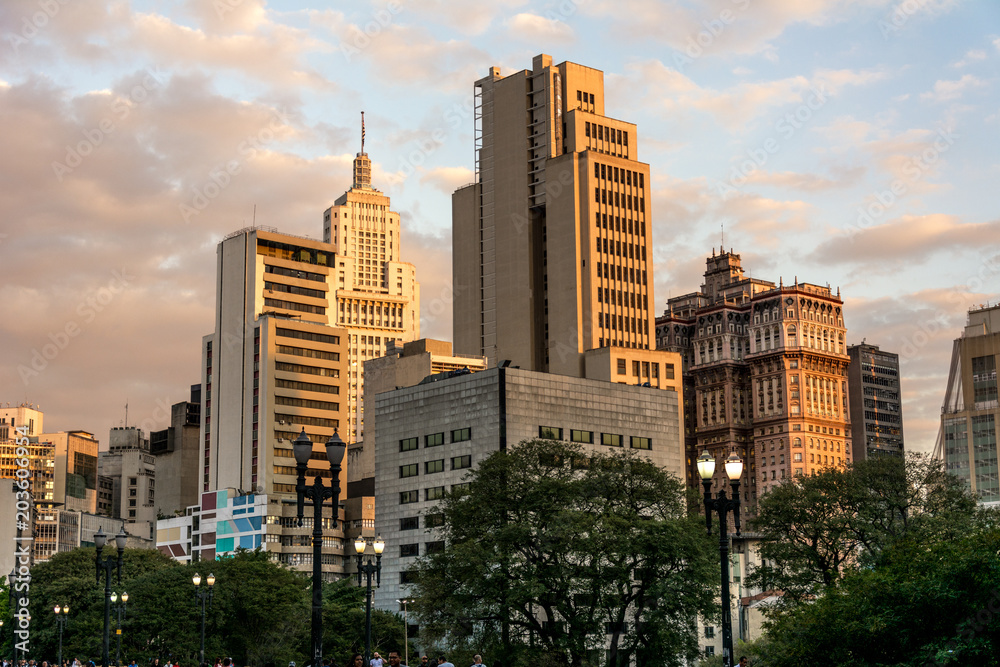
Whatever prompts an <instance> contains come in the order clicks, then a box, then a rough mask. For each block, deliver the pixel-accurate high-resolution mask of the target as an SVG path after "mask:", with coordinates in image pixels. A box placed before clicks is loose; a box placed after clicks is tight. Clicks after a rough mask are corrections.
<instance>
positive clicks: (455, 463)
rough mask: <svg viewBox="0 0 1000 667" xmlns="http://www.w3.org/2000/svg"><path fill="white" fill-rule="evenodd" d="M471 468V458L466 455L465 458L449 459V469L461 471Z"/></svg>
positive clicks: (455, 457) (454, 457)
mask: <svg viewBox="0 0 1000 667" xmlns="http://www.w3.org/2000/svg"><path fill="white" fill-rule="evenodd" d="M471 467H472V456H470V455H469V454H466V455H465V456H453V457H451V469H452V470H461V469H462V468H471Z"/></svg>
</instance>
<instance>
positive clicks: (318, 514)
mask: <svg viewBox="0 0 1000 667" xmlns="http://www.w3.org/2000/svg"><path fill="white" fill-rule="evenodd" d="M292 450H293V452H294V454H295V469H296V472H298V480H297V484H296V485H295V493H296V494H297V496H298V513H297V515H296V517H297V518H298V520H299V525H300V526H301V525H302V516H303V514H304V510H305V501H306V498H308V499H309V500H310V501H311V502H312V506H313V510H314V512H313V530H312V548H313V575H312V589H313V590H312V594H313V595H312V665H313V667H319V666H320V665H322V664H323V501H325V500H326V499H327V498H331V499H332V501H331V503H332V505H333V523H334V524H336V522H337V518H338V516H339V514H340V511H339V508H340V470H341V462H342V461H343V460H344V452H345V451H347V443H345V442H344V440H343V439H342V438H341V437H340V436H339V435H338V434H337V431H336V430H334V432H333V435H331V436H330V439H329V440H327V441H326V458H327V460H328V461H329V463H330V472H331V477H332V479H331V480H330V486H326V485H325V484H323V479H322V477H320V475H319V472H320V471H319V470H315V471H314V473H315V474H314V477H313V483H312V486H308V485H306V465H307V464H308V463H309V459H310V458H311V457H312V453H313V443H312V440H310V439H309V436H308V435H306V430H305V429H302V432H301V433H300V434H299V437H297V438H295V441H294V442H293V443H292ZM365 664H368V663H365Z"/></svg>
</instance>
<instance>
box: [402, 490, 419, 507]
mask: <svg viewBox="0 0 1000 667" xmlns="http://www.w3.org/2000/svg"><path fill="white" fill-rule="evenodd" d="M418 500H420V492H419V491H417V490H416V489H414V490H413V491H400V492H399V504H400V505H406V504H407V503H415V502H417V501H418Z"/></svg>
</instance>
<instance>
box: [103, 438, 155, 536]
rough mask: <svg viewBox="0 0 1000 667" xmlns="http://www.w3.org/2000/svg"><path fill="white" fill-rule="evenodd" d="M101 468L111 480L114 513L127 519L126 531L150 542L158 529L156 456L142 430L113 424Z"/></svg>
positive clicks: (112, 513)
mask: <svg viewBox="0 0 1000 667" xmlns="http://www.w3.org/2000/svg"><path fill="white" fill-rule="evenodd" d="M99 469H100V475H101V477H103V478H105V479H106V480H109V481H110V486H111V516H112V517H114V518H116V519H122V520H123V521H124V522H125V532H126V533H128V534H129V535H134V536H136V537H139V538H141V539H143V540H146V541H147V542H150V541H151V540H152V539H153V538H154V537H155V532H156V516H157V514H156V457H155V456H153V454H152V453H151V452H150V450H149V439H148V438H147V437H146V434H145V433H144V432H143V431H142V429H140V428H137V427H135V426H116V427H113V428H112V429H111V433H110V434H109V442H108V451H106V452H102V453H101V456H100V460H99Z"/></svg>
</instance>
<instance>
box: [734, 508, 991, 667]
mask: <svg viewBox="0 0 1000 667" xmlns="http://www.w3.org/2000/svg"><path fill="white" fill-rule="evenodd" d="M998 637H1000V529H998V528H997V527H996V524H995V523H992V524H991V523H989V522H984V521H982V520H980V521H979V522H977V523H976V524H975V525H974V526H973V527H972V528H971V530H970V531H969V532H968V533H966V534H965V535H961V536H951V537H949V538H948V539H941V538H940V537H937V538H934V539H930V540H928V539H925V538H924V536H922V535H921V536H917V535H903V536H902V537H900V538H899V539H897V540H895V541H893V542H892V543H891V544H889V545H888V546H886V547H885V548H884V550H883V551H882V553H881V557H880V562H879V565H878V567H877V568H862V569H853V570H851V571H849V572H847V573H846V574H845V575H844V576H843V577H842V578H841V579H840V580H839V581H838V582H837V583H836V584H835V585H834V586H832V587H830V588H829V589H828V590H827V592H826V594H825V595H823V596H822V597H820V598H818V599H817V600H815V602H813V603H811V604H804V605H800V606H798V607H796V608H792V609H786V610H784V611H783V612H782V613H781V614H779V615H777V616H776V617H774V618H772V619H771V620H770V621H769V623H768V626H767V634H766V636H765V638H764V639H762V640H761V641H760V642H759V645H758V646H757V647H756V658H755V660H754V663H753V664H754V665H755V666H758V667H786V666H788V667H791V666H793V665H794V666H798V665H804V664H835V665H844V666H847V667H862V666H888V665H920V666H924V665H926V666H930V665H935V666H937V665H955V666H958V665H962V666H969V667H975V666H978V665H984V666H985V665H996V664H997V663H996V652H997V649H998V648H1000V647H998V646H997V638H998Z"/></svg>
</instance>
